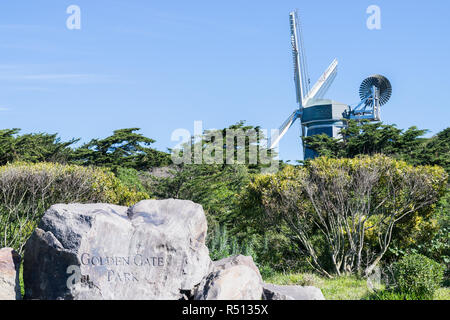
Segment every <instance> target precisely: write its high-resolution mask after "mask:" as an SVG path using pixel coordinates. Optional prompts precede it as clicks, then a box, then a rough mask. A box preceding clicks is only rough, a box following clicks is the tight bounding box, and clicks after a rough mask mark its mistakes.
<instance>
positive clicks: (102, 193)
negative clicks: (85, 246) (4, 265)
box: [0, 163, 148, 252]
mask: <svg viewBox="0 0 450 320" xmlns="http://www.w3.org/2000/svg"><path fill="white" fill-rule="evenodd" d="M145 198H148V195H147V194H145V193H142V192H136V191H134V190H131V189H129V188H128V187H126V186H125V185H124V184H123V183H122V182H120V180H119V179H117V178H116V177H115V176H114V174H113V173H112V172H110V171H109V170H107V169H99V168H93V167H80V166H76V165H62V164H54V163H37V164H30V163H13V164H8V165H5V166H2V167H0V227H1V228H0V239H1V240H0V241H1V242H0V247H13V248H14V249H16V250H17V251H19V252H21V251H22V248H23V245H24V244H25V241H26V240H27V238H28V237H29V236H30V234H31V233H32V232H33V231H34V229H35V227H36V226H37V224H38V222H39V220H40V218H41V217H42V215H43V214H44V212H45V210H47V209H48V208H49V207H50V206H51V205H53V204H56V203H70V202H80V203H93V202H107V203H112V204H119V205H131V204H134V203H136V202H138V201H139V200H142V199H145Z"/></svg>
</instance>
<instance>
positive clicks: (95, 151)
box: [71, 128, 170, 171]
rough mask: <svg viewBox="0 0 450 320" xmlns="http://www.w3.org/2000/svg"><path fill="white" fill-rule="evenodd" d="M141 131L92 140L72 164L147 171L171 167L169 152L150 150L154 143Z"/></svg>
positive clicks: (134, 129)
mask: <svg viewBox="0 0 450 320" xmlns="http://www.w3.org/2000/svg"><path fill="white" fill-rule="evenodd" d="M139 130H140V129H139V128H128V129H119V130H115V131H114V133H113V135H112V136H109V137H107V138H105V139H92V140H91V141H90V142H89V143H86V144H84V145H83V146H81V147H80V148H78V149H76V150H75V152H74V154H73V155H72V157H71V161H72V162H74V163H76V164H80V165H94V166H99V167H108V168H111V169H112V170H113V171H116V170H117V168H119V167H122V168H133V169H136V170H147V169H149V168H152V167H158V166H162V165H168V164H170V156H169V154H167V153H164V152H161V151H157V150H155V149H153V148H151V147H150V145H151V144H152V143H154V142H155V140H153V139H151V138H147V137H144V136H143V135H142V134H140V133H137V132H136V131H139Z"/></svg>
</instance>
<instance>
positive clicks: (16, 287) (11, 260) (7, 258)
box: [0, 248, 21, 300]
mask: <svg viewBox="0 0 450 320" xmlns="http://www.w3.org/2000/svg"><path fill="white" fill-rule="evenodd" d="M19 269H20V256H19V254H18V253H17V252H16V251H14V250H13V249H12V248H3V249H0V300H20V299H21V293H20V282H19Z"/></svg>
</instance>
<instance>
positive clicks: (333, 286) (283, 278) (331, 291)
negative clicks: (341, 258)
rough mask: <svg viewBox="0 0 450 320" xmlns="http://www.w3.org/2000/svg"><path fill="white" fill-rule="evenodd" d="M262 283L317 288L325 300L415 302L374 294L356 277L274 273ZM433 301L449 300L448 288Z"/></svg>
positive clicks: (401, 296)
mask: <svg viewBox="0 0 450 320" xmlns="http://www.w3.org/2000/svg"><path fill="white" fill-rule="evenodd" d="M264 281H265V282H267V283H273V284H277V285H298V286H314V287H318V288H320V289H321V290H322V293H323V295H324V296H325V298H326V299H327V300H416V299H415V298H414V297H412V296H408V297H405V296H404V295H401V294H398V293H394V292H390V291H387V290H383V291H380V292H378V293H376V294H375V293H374V292H373V291H372V290H370V289H369V287H368V286H367V281H366V280H365V279H361V278H358V277H356V276H342V277H336V278H333V279H327V278H323V277H320V276H317V275H315V274H310V273H275V274H273V275H271V276H269V277H266V278H264ZM433 300H450V288H440V289H438V290H437V292H436V293H435V295H434V298H433Z"/></svg>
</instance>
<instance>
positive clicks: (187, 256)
mask: <svg viewBox="0 0 450 320" xmlns="http://www.w3.org/2000/svg"><path fill="white" fill-rule="evenodd" d="M206 232H207V224H206V218H205V215H204V212H203V209H202V207H201V206H200V205H198V204H195V203H193V202H191V201H184V200H173V199H169V200H145V201H141V202H139V203H138V204H136V205H134V206H133V207H130V208H126V207H121V206H115V205H109V204H68V205H62V204H59V205H54V206H52V207H51V208H50V209H49V210H48V211H47V212H46V213H45V215H44V217H43V218H42V220H41V222H40V224H39V226H38V228H37V229H36V230H35V232H34V233H33V234H32V236H31V237H30V239H29V240H28V241H27V243H26V246H25V255H24V282H25V296H26V298H29V299H76V300H84V299H131V300H134V299H149V300H153V299H181V298H183V295H184V292H188V291H190V290H193V288H194V287H195V286H196V285H198V284H199V283H200V282H201V280H202V279H203V278H204V277H205V276H206V275H207V274H208V271H209V270H210V266H211V260H210V258H209V253H208V249H207V247H206V246H205V237H206Z"/></svg>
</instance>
